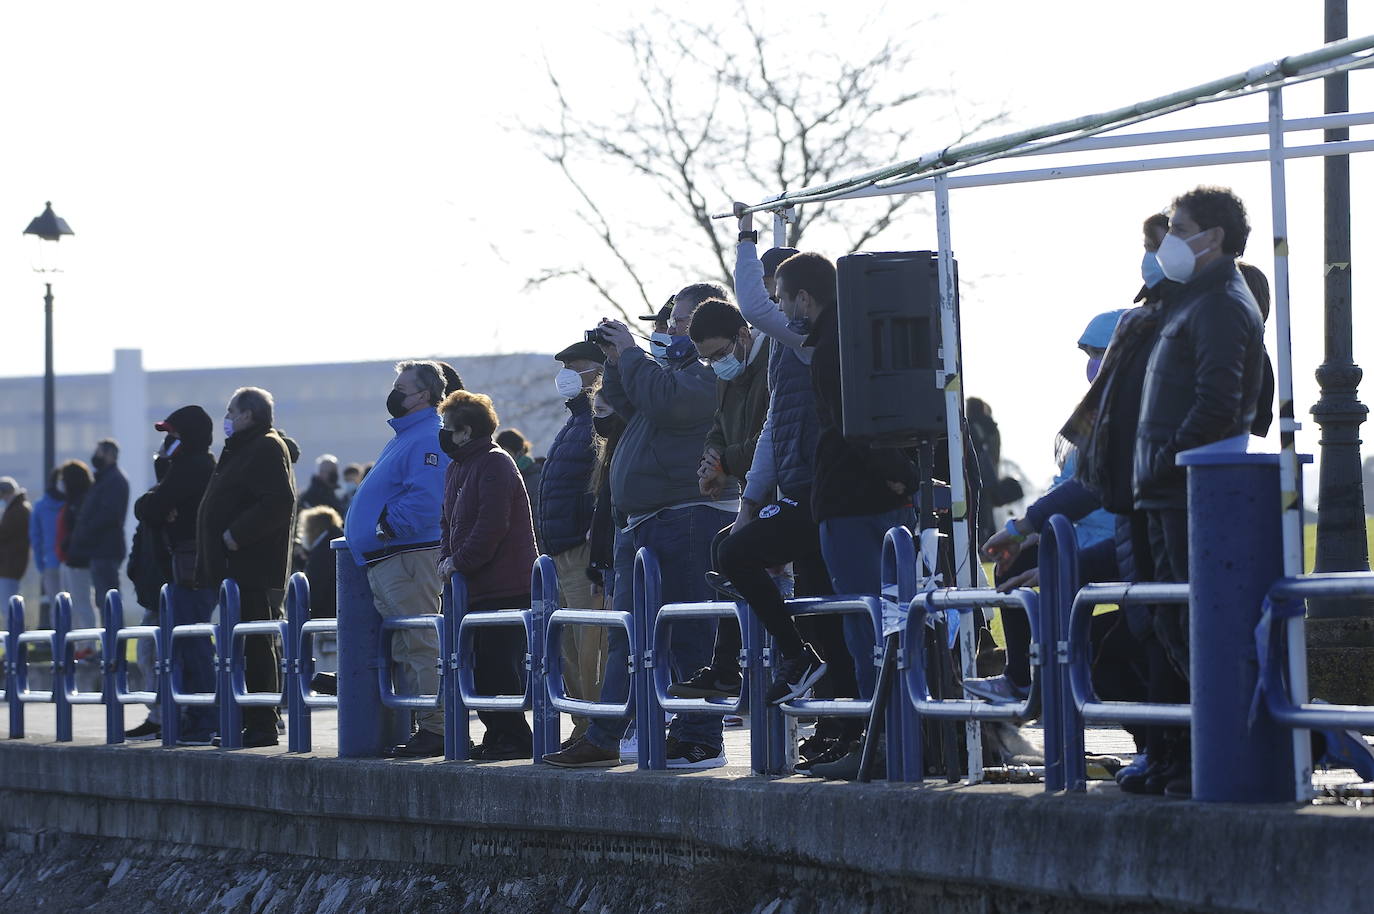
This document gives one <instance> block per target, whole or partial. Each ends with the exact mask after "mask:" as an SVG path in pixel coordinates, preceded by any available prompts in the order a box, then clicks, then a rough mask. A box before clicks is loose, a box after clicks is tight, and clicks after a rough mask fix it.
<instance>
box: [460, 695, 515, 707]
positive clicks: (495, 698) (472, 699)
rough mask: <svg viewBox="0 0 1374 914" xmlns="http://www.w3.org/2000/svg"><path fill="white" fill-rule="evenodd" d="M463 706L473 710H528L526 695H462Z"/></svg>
mask: <svg viewBox="0 0 1374 914" xmlns="http://www.w3.org/2000/svg"><path fill="white" fill-rule="evenodd" d="M463 707H465V708H470V709H471V710H473V711H528V710H529V709H530V700H529V696H527V695H464V696H463Z"/></svg>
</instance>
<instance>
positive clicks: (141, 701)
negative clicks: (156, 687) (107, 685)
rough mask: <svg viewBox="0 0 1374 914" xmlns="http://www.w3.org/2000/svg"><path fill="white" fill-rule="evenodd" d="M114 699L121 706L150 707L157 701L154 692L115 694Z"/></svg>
mask: <svg viewBox="0 0 1374 914" xmlns="http://www.w3.org/2000/svg"><path fill="white" fill-rule="evenodd" d="M115 699H116V700H117V701H118V702H119V703H120V704H122V705H150V704H152V703H153V702H155V701H157V693H156V692H145V691H138V692H120V691H116V692H115Z"/></svg>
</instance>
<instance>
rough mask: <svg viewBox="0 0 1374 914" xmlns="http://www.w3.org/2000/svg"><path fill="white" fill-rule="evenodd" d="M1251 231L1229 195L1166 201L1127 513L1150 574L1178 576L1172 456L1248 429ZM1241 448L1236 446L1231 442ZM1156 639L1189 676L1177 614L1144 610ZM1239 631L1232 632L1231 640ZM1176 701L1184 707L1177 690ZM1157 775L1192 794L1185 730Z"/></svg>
mask: <svg viewBox="0 0 1374 914" xmlns="http://www.w3.org/2000/svg"><path fill="white" fill-rule="evenodd" d="M1249 235H1250V225H1249V222H1248V221H1247V218H1246V213H1245V205H1244V204H1243V203H1242V202H1241V201H1240V199H1239V198H1238V197H1237V196H1236V195H1235V194H1234V193H1232V192H1231V191H1230V190H1229V189H1227V188H1219V187H1199V188H1197V189H1195V190H1192V191H1189V192H1188V193H1186V194H1184V195H1182V196H1180V197H1178V198H1177V199H1175V200H1174V203H1173V211H1172V212H1171V213H1170V216H1169V233H1168V234H1167V235H1166V236H1165V237H1164V242H1163V243H1162V244H1161V245H1160V248H1159V255H1158V256H1159V265H1160V268H1161V269H1162V270H1163V271H1164V275H1165V276H1167V277H1168V278H1169V279H1172V280H1174V281H1175V282H1178V283H1182V287H1181V288H1180V289H1178V291H1177V292H1176V293H1175V294H1174V295H1173V296H1171V297H1169V298H1168V299H1166V300H1165V302H1164V308H1163V312H1162V314H1161V316H1160V331H1159V340H1158V341H1157V342H1156V343H1155V347H1154V351H1153V352H1152V353H1151V355H1150V362H1149V366H1148V368H1147V369H1146V372H1145V385H1144V388H1143V390H1142V392H1141V400H1140V424H1139V426H1138V427H1137V429H1136V446H1135V475H1134V485H1135V506H1136V508H1137V509H1141V510H1144V511H1145V512H1146V517H1147V521H1148V525H1149V539H1150V545H1151V548H1152V552H1153V556H1154V562H1155V579H1156V580H1158V581H1166V582H1186V581H1187V580H1188V489H1187V475H1186V473H1185V472H1184V470H1183V468H1182V467H1179V466H1177V465H1176V463H1175V458H1176V457H1177V456H1178V454H1179V453H1180V452H1182V451H1185V450H1189V449H1191V448H1196V447H1200V446H1202V445H1204V444H1211V443H1213V442H1217V441H1223V440H1226V439H1233V438H1234V439H1243V438H1244V437H1245V436H1248V435H1249V434H1250V431H1251V428H1252V426H1253V424H1254V421H1255V418H1256V414H1257V412H1258V403H1259V399H1260V391H1261V389H1262V388H1263V385H1264V359H1265V355H1264V323H1263V319H1262V318H1261V316H1260V311H1259V306H1258V304H1257V303H1256V301H1255V297H1254V295H1253V294H1252V293H1251V291H1250V289H1249V288H1248V286H1247V285H1246V281H1245V278H1244V277H1243V276H1242V275H1241V273H1240V271H1239V270H1238V269H1237V268H1236V258H1237V257H1239V256H1240V255H1241V254H1243V253H1245V243H1246V240H1247V239H1248V238H1249ZM1240 447H1242V448H1243V444H1242V445H1240ZM1154 623H1155V633H1156V635H1157V636H1158V639H1159V642H1160V644H1161V645H1162V647H1163V649H1164V653H1165V654H1166V655H1167V658H1168V660H1169V662H1170V663H1171V664H1172V665H1173V667H1174V669H1175V672H1177V673H1178V675H1179V677H1182V678H1183V679H1186V677H1187V675H1188V630H1187V609H1186V608H1180V607H1177V606H1158V607H1155V608H1154ZM1241 634H1242V633H1237V637H1240V636H1241ZM1177 700H1178V701H1187V700H1188V691H1187V689H1186V688H1185V689H1182V690H1180V692H1179V694H1178V696H1177ZM1170 755H1171V757H1170V758H1168V759H1164V760H1161V761H1160V762H1159V763H1158V764H1160V765H1163V766H1165V767H1163V768H1161V770H1160V771H1159V772H1158V773H1157V777H1156V780H1157V781H1164V782H1165V790H1164V792H1165V793H1166V794H1167V795H1169V796H1179V797H1187V796H1191V794H1192V764H1191V753H1190V751H1189V746H1188V741H1187V734H1186V732H1185V733H1180V734H1178V738H1177V739H1176V740H1175V742H1174V744H1173V746H1172V751H1171V753H1170Z"/></svg>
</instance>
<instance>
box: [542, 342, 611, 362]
mask: <svg viewBox="0 0 1374 914" xmlns="http://www.w3.org/2000/svg"><path fill="white" fill-rule="evenodd" d="M554 359H555V360H556V361H559V362H567V361H569V360H570V359H586V360H587V361H588V362H599V363H604V362H605V361H606V353H604V352H602V351H601V347H600V346H598V345H596V344H595V343H588V342H587V341H586V340H583V341H582V342H580V343H573V344H572V345H571V346H569V347H568V348H567V349H564V350H563V351H562V352H560V353H558V355H556V356H554Z"/></svg>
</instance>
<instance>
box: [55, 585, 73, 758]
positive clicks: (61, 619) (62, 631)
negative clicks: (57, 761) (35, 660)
mask: <svg viewBox="0 0 1374 914" xmlns="http://www.w3.org/2000/svg"><path fill="white" fill-rule="evenodd" d="M52 620H53V622H52V627H53V638H52V703H53V705H54V706H55V708H56V710H57V741H58V742H59V743H69V742H71V741H72V703H71V702H70V701H68V700H67V667H69V666H74V663H73V662H72V661H70V660H68V659H67V658H68V654H69V653H70V652H69V651H68V650H67V632H69V631H71V629H72V598H71V596H70V595H69V594H65V593H61V594H58V595H57V601H56V602H55V603H54V604H53V607H52Z"/></svg>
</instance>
